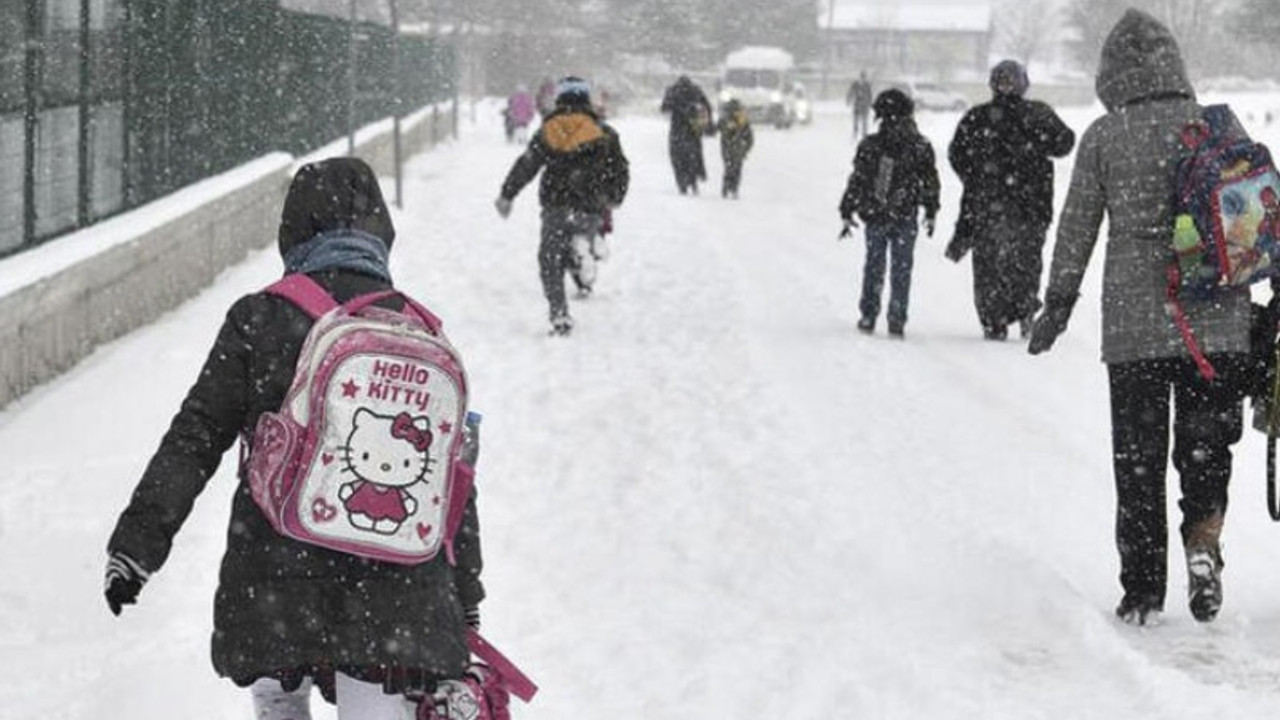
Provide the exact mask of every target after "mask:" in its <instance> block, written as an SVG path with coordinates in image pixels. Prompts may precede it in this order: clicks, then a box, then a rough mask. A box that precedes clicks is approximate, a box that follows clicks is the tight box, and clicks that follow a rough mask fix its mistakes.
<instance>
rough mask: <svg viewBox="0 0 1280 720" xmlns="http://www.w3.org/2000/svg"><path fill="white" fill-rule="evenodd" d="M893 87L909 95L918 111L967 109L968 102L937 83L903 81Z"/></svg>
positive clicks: (958, 94)
mask: <svg viewBox="0 0 1280 720" xmlns="http://www.w3.org/2000/svg"><path fill="white" fill-rule="evenodd" d="M894 86H895V87H897V88H898V89H900V90H902V91H903V92H905V93H907V95H910V96H911V99H912V100H914V101H915V103H916V108H917V109H920V110H964V109H965V108H967V107H969V101H968V100H965V98H964V96H963V95H961V94H960V93H958V92H955V91H954V90H948V89H947V88H945V87H943V86H942V85H939V84H938V83H934V82H924V81H919V82H917V81H904V82H898V83H894Z"/></svg>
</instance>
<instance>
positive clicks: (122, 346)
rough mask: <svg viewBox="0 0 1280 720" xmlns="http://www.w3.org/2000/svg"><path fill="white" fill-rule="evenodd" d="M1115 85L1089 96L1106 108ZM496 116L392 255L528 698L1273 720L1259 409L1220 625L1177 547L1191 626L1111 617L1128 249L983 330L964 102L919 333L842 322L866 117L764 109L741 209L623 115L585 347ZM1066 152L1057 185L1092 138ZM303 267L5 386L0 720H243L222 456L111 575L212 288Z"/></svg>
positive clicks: (717, 709) (265, 264) (676, 713)
mask: <svg viewBox="0 0 1280 720" xmlns="http://www.w3.org/2000/svg"><path fill="white" fill-rule="evenodd" d="M1242 102H1243V101H1242ZM1248 102H1253V103H1259V104H1266V106H1267V107H1268V108H1269V107H1270V106H1271V105H1272V104H1276V103H1277V102H1280V101H1277V100H1276V98H1254V99H1251V100H1249V101H1248ZM1259 107H1261V105H1259ZM1095 113H1096V109H1080V110H1076V111H1068V112H1064V117H1065V119H1067V121H1068V123H1069V124H1071V125H1072V127H1074V128H1075V129H1076V130H1077V132H1079V131H1082V130H1083V129H1084V127H1085V126H1086V125H1087V123H1088V121H1089V120H1090V119H1091V118H1092V117H1093V116H1094V114H1095ZM478 118H479V122H478V123H477V124H475V125H468V126H466V127H464V135H463V137H462V138H461V140H459V141H458V142H455V143H452V144H449V145H446V146H443V147H441V148H439V149H438V150H437V151H435V152H432V153H430V154H428V155H424V156H421V157H418V158H415V159H414V160H413V161H412V162H411V163H410V164H409V165H408V167H407V168H406V173H405V176H406V182H407V184H406V188H405V195H404V198H405V208H404V209H403V210H401V211H399V212H397V214H396V223H397V228H398V239H397V242H396V246H395V250H394V252H393V255H392V270H393V273H394V274H395V276H396V279H397V282H398V283H399V284H400V285H401V286H402V287H404V288H405V289H407V290H408V291H410V292H411V293H413V294H415V295H416V296H418V297H419V298H420V299H422V300H423V301H425V302H426V303H427V304H428V305H429V306H431V307H432V308H433V309H434V310H436V311H437V312H438V314H440V315H441V316H442V317H443V318H444V320H445V323H446V325H445V326H446V329H447V331H448V332H449V333H450V335H451V337H452V338H453V340H454V341H455V343H456V344H457V345H459V347H460V348H461V349H462V350H463V352H464V353H465V354H466V357H467V360H468V369H469V372H470V375H471V380H472V383H473V388H474V393H475V395H474V406H475V408H476V409H478V410H480V411H481V412H483V413H484V415H485V422H484V430H483V448H484V449H483V454H482V459H481V463H480V469H481V476H480V480H479V483H480V487H481V505H480V509H481V518H482V522H483V526H484V531H483V538H484V549H485V556H486V571H485V578H486V584H487V586H488V590H489V599H488V600H487V601H486V602H485V604H484V606H483V613H484V623H485V629H486V634H487V635H489V636H490V637H491V639H493V640H494V641H495V642H496V643H497V644H498V645H499V646H501V647H502V648H503V649H504V650H506V651H507V652H508V653H509V654H510V655H511V656H512V657H513V658H514V659H515V660H517V661H518V662H519V663H520V664H521V665H522V666H523V667H524V668H525V669H526V670H527V671H528V672H529V673H530V674H531V675H533V676H534V678H535V679H536V680H537V681H538V682H539V683H540V684H541V686H542V692H541V693H540V694H539V696H538V698H537V699H536V701H535V703H534V704H533V705H531V706H529V707H521V708H517V709H516V712H517V717H519V718H522V719H525V718H527V719H529V720H534V719H536V718H565V717H574V716H599V717H615V718H637V719H638V718H645V719H646V720H649V719H653V718H672V719H675V718H686V717H690V716H698V717H707V718H731V717H770V718H785V719H786V720H807V719H810V718H812V719H814V720H817V719H819V718H823V719H825V718H911V719H916V718H920V719H923V718H936V717H949V718H973V719H975V720H976V719H984V720H1003V719H1005V718H1008V719H1010V720H1013V719H1017V720H1027V719H1030V718H1045V719H1053V720H1059V719H1062V718H1082V719H1088V718H1099V719H1104V718H1105V719H1110V718H1151V719H1153V720H1154V719H1157V718H1158V719H1161V720H1165V719H1168V718H1203V717H1206V716H1213V715H1219V716H1225V717H1231V718H1261V717H1265V716H1268V715H1269V714H1271V713H1274V711H1275V707H1276V705H1277V702H1280V572H1277V571H1276V567H1277V566H1280V562H1278V561H1280V527H1278V526H1274V525H1272V524H1271V523H1270V521H1269V520H1268V518H1267V516H1266V512H1265V509H1264V506H1263V484H1262V478H1263V472H1262V469H1263V462H1262V442H1261V438H1260V436H1257V435H1256V434H1251V435H1249V436H1248V437H1247V438H1246V439H1245V441H1244V442H1242V443H1241V445H1240V446H1238V453H1237V461H1236V478H1235V480H1234V492H1233V496H1232V498H1233V503H1234V504H1233V507H1232V511H1231V513H1230V514H1229V515H1228V520H1227V527H1226V532H1225V556H1226V561H1227V567H1226V573H1225V583H1226V604H1225V606H1224V608H1223V611H1222V614H1221V616H1220V618H1219V620H1218V621H1217V622H1216V623H1214V624H1212V625H1208V626H1202V625H1199V624H1197V623H1195V622H1194V621H1193V620H1192V619H1191V618H1190V615H1189V614H1188V612H1187V611H1186V608H1185V603H1184V602H1183V601H1182V597H1183V593H1184V592H1185V590H1184V587H1185V586H1184V582H1185V581H1184V574H1183V572H1182V570H1181V567H1182V559H1181V556H1180V553H1178V552H1175V553H1174V554H1173V555H1172V556H1171V568H1172V572H1171V578H1172V580H1171V584H1170V590H1169V603H1168V607H1167V610H1168V612H1167V613H1166V623H1165V624H1164V625H1163V626H1161V627H1158V628H1155V629H1146V630H1135V629H1133V628H1130V627H1127V626H1122V625H1119V624H1118V623H1117V622H1116V621H1115V620H1114V619H1113V617H1112V615H1111V610H1112V608H1113V607H1114V604H1115V602H1116V601H1117V599H1118V597H1119V588H1118V584H1117V582H1116V580H1115V576H1116V574H1117V563H1116V558H1115V551H1114V549H1113V544H1112V539H1111V538H1112V512H1113V498H1112V489H1111V471H1110V458H1109V436H1108V415H1107V401H1106V388H1105V374H1104V372H1103V367H1102V365H1101V364H1100V363H1099V362H1098V360H1097V357H1098V350H1097V348H1098V328H1097V325H1098V294H1097V291H1096V287H1097V280H1098V275H1099V272H1098V271H1097V270H1096V268H1097V267H1099V266H1100V262H1097V261H1100V259H1101V258H1100V257H1099V258H1096V259H1095V263H1094V265H1095V269H1094V270H1092V271H1091V274H1090V277H1089V279H1088V281H1087V284H1086V286H1087V289H1088V291H1087V292H1086V295H1085V297H1084V298H1083V300H1082V301H1081V302H1080V304H1079V306H1078V311H1077V313H1076V316H1075V317H1074V318H1073V320H1072V324H1071V328H1070V330H1069V331H1068V334H1067V335H1066V336H1064V337H1063V338H1062V339H1061V340H1060V341H1059V343H1058V345H1057V346H1056V347H1055V348H1054V351H1053V352H1052V353H1051V354H1049V355H1047V356H1043V357H1038V358H1032V357H1029V356H1028V355H1027V354H1026V352H1025V347H1024V345H1023V344H1022V343H1021V342H1018V341H1016V340H1011V341H1009V342H1006V343H991V342H986V341H983V340H981V338H980V332H979V329H978V324H977V321H976V319H975V317H974V311H973V307H972V302H971V290H970V277H969V269H968V262H967V261H965V262H964V263H963V264H962V265H955V264H953V263H950V262H949V261H947V260H945V259H943V257H942V247H943V245H944V244H945V241H946V237H947V236H948V235H949V233H950V229H951V225H952V223H953V222H954V217H955V212H956V206H957V204H958V200H959V186H958V183H957V181H956V179H955V177H954V175H952V174H951V172H950V171H949V169H946V168H945V160H944V158H945V147H946V143H947V141H948V140H949V139H950V135H951V131H952V129H953V128H954V126H955V122H956V120H957V119H958V116H957V115H956V114H953V113H951V114H949V113H939V114H926V115H923V116H922V117H921V118H920V124H921V127H922V130H923V131H924V132H925V133H926V134H927V135H929V136H930V138H931V139H932V141H933V145H934V148H935V151H936V152H937V153H938V155H939V159H940V161H941V162H942V165H943V166H942V167H941V173H942V176H943V212H942V215H941V217H940V221H939V224H938V228H939V232H938V236H937V237H934V238H932V239H926V238H924V237H921V239H920V241H919V243H918V245H917V254H916V270H915V279H914V283H913V301H912V308H911V319H910V322H909V324H908V326H907V340H906V341H905V342H894V341H889V340H886V339H885V337H884V335H883V334H878V335H876V336H874V337H870V338H868V337H864V336H862V335H860V334H858V333H857V332H855V331H854V328H853V322H854V320H855V319H856V296H857V290H858V283H859V276H860V267H861V260H862V256H863V250H862V247H861V240H860V238H855V239H854V240H853V241H845V242H837V241H836V233H837V231H838V229H839V219H838V216H837V214H836V211H835V206H836V203H837V201H838V199H839V195H840V192H841V191H842V189H843V186H844V182H845V177H846V174H847V172H848V168H849V161H850V158H851V157H852V151H853V146H852V143H851V142H850V140H849V137H848V125H849V123H848V118H847V116H846V115H844V114H843V113H842V112H841V111H840V109H839V108H836V107H825V108H820V112H819V115H818V117H817V121H816V123H815V124H814V125H813V126H810V127H804V128H797V129H793V130H791V131H785V132H783V131H776V130H773V129H771V128H759V129H757V147H756V150H755V151H754V153H753V154H752V155H751V157H750V158H749V159H748V161H747V164H746V170H745V179H744V182H743V187H742V199H741V200H738V201H729V200H723V199H721V198H720V197H719V196H718V193H717V192H715V191H716V190H717V188H718V182H719V169H720V163H719V157H718V152H717V150H716V147H715V145H714V144H713V143H711V142H708V143H707V145H706V149H707V152H708V165H709V168H710V170H711V175H712V182H711V183H710V184H709V186H707V187H706V188H704V192H703V195H702V196H700V197H682V196H680V195H678V194H677V193H676V189H675V185H674V181H673V179H672V177H671V172H670V168H669V166H668V164H667V160H666V138H665V124H664V122H663V121H662V119H661V118H659V117H657V116H652V115H646V114H643V113H636V114H632V115H624V116H623V117H621V118H619V119H618V120H617V121H616V126H617V128H618V130H619V132H620V133H621V136H622V140H623V145H624V148H625V150H626V152H627V154H628V156H629V157H630V159H631V163H632V173H633V184H632V189H631V194H630V196H629V197H628V199H627V202H626V204H625V206H624V207H623V209H622V210H621V211H620V212H618V214H617V216H616V228H617V232H616V235H615V236H614V237H613V250H614V254H613V257H612V258H611V259H610V260H609V261H608V262H607V263H605V264H604V265H603V266H602V268H601V275H600V279H599V282H598V284H597V293H596V295H595V296H593V297H592V298H591V299H590V300H587V301H574V305H573V313H574V315H575V317H576V319H577V322H578V324H577V328H576V329H575V332H574V335H573V337H571V338H568V339H562V338H549V337H547V336H546V334H545V328H546V317H545V316H546V306H545V302H544V301H543V299H542V297H541V290H540V286H539V283H538V279H537V271H536V251H537V232H538V212H537V202H536V188H534V187H530V188H528V189H526V191H525V192H524V193H523V194H522V195H521V196H520V197H519V198H518V199H517V202H516V209H515V212H514V213H513V215H512V217H511V218H510V220H508V221H506V222H503V221H502V220H500V219H499V218H498V217H497V215H496V214H495V213H494V211H493V208H492V201H493V198H494V197H495V196H496V194H497V189H498V186H499V184H500V182H501V180H502V178H503V176H504V175H505V173H506V170H507V168H508V166H509V165H510V163H511V161H512V160H513V159H514V157H515V155H516V154H517V153H518V152H519V149H518V148H516V147H515V146H511V145H507V144H505V143H504V142H503V140H502V135H501V130H500V127H499V125H498V122H497V118H498V115H497V109H496V105H491V104H488V103H486V104H482V105H481V106H480V107H479V110H478ZM1267 130H1268V131H1270V130H1271V128H1267ZM1277 139H1280V138H1277ZM1058 172H1059V190H1060V198H1061V192H1062V191H1063V190H1064V188H1065V180H1066V178H1067V176H1068V175H1069V172H1070V162H1069V161H1067V162H1060V163H1059V164H1058ZM384 182H387V183H389V181H385V180H384ZM384 187H385V189H386V191H387V195H388V196H391V189H390V186H389V184H387V185H385V186H384ZM279 268H280V262H279V258H278V257H277V256H276V255H275V253H274V250H268V251H263V252H261V253H258V254H257V255H255V256H254V257H252V258H251V259H250V260H249V261H247V262H245V263H244V264H242V265H240V266H238V267H236V268H234V269H232V270H230V271H228V272H226V273H225V274H224V275H223V276H222V277H221V278H220V280H219V282H218V283H217V285H216V286H215V287H213V288H212V289H210V290H209V291H207V292H205V293H203V294H202V295H200V296H199V297H198V298H196V299H195V300H193V301H191V302H189V303H187V304H186V305H184V306H182V307H181V308H179V309H178V310H176V311H174V312H171V313H169V314H167V315H166V316H164V317H163V318H162V319H161V320H160V321H158V322H157V323H155V324H154V325H152V326H149V327H146V328H144V329H142V330H139V331H137V332H135V333H133V334H132V335H130V336H128V337H126V338H124V339H122V340H120V341H118V342H115V343H113V344H111V345H109V346H106V347H104V348H102V349H100V350H99V351H98V352H96V353H94V354H93V355H92V356H91V357H90V358H89V359H88V360H87V361H85V362H83V363H81V364H80V365H79V366H77V367H76V368H75V369H74V370H73V371H71V372H70V373H69V374H67V375H66V376H64V377H62V378H60V379H58V380H57V381H55V382H52V383H50V384H48V385H46V386H44V387H42V388H40V389H38V390H37V391H35V392H34V393H32V394H30V395H28V396H26V397H25V398H23V399H22V400H21V401H20V402H18V403H16V404H15V405H13V406H11V407H9V408H8V409H6V410H5V411H4V412H0V448H2V449H3V455H4V457H5V458H6V460H7V462H8V468H9V477H8V479H7V481H6V483H5V492H4V493H3V494H2V495H0V573H2V575H0V576H2V577H3V578H4V580H3V581H2V582H0V718H3V719H4V720H9V719H10V718H12V719H13V720H36V719H37V718H41V719H42V718H49V717H57V718H60V720H82V719H83V720H100V719H101V718H131V719H132V720H169V719H170V718H173V717H175V716H181V717H192V718H211V719H212V718H216V719H217V720H224V719H225V720H232V719H234V718H245V717H248V716H249V715H250V709H249V702H248V697H247V695H246V694H245V693H244V692H243V691H240V690H238V689H237V688H235V687H234V686H233V685H231V684H230V683H229V682H227V681H225V680H221V679H219V678H216V677H215V676H214V675H213V672H212V670H211V669H210V667H209V663H208V635H209V632H210V628H211V615H212V595H213V588H214V583H215V577H216V568H217V563H218V559H219V557H220V553H221V549H222V542H223V535H224V533H225V524H226V516H227V510H228V505H229V498H230V495H231V489H232V484H233V483H234V481H235V480H234V473H233V467H232V466H233V464H234V463H233V462H231V458H230V456H229V457H228V461H227V462H225V463H224V467H223V468H222V469H221V471H220V472H219V473H218V475H217V476H216V477H215V478H214V479H213V480H212V481H211V483H210V485H209V487H208V489H207V491H206V493H205V494H204V496H203V497H202V498H201V501H200V503H198V504H197V506H196V509H195V512H194V513H193V515H192V517H191V519H190V521H189V522H188V524H187V527H185V528H184V530H183V532H182V534H181V535H180V536H179V538H178V543H177V545H176V547H175V550H174V552H173V555H172V556H171V558H170V561H169V564H168V566H166V567H165V568H164V569H163V570H162V571H161V572H160V573H159V574H157V576H156V577H155V578H154V579H153V581H152V582H151V583H150V584H149V585H148V586H147V587H146V588H145V590H144V592H143V596H142V598H141V601H140V604H139V605H138V606H137V607H131V608H128V609H127V611H126V612H125V614H124V616H123V617H121V618H119V619H116V618H113V617H112V616H111V615H110V613H109V612H108V611H107V609H106V607H105V605H104V604H103V602H102V599H101V588H100V586H101V582H102V581H101V572H102V566H103V562H104V556H103V546H104V545H105V541H106V537H107V534H108V533H109V532H110V529H111V527H112V526H113V524H114V521H115V517H116V514H117V513H118V512H119V511H120V510H121V509H122V508H123V506H124V504H125V502H126V500H127V498H128V495H129V493H130V492H131V490H132V487H133V483H134V482H135V481H136V479H137V477H138V475H139V473H140V472H141V470H142V468H143V466H144V465H145V463H146V461H147V459H148V457H149V455H150V453H151V452H152V451H153V450H154V449H155V446H156V444H157V443H158V441H159V438H160V436H161V434H162V433H163V431H164V429H165V428H166V427H167V424H168V421H169V418H170V417H171V416H172V414H173V413H174V412H175V411H176V409H177V406H178V403H179V401H180V400H181V398H182V396H183V394H184V393H185V390H186V388H187V386H188V385H189V384H190V382H191V381H192V380H193V378H194V376H195V373H196V371H197V369H198V367H199V365H200V363H201V362H202V361H203V359H204V354H205V352H206V351H207V349H208V346H209V344H210V343H211V342H212V340H213V336H214V333H215V331H216V329H217V327H218V325H219V323H220V322H221V317H222V314H223V313H224V312H225V310H226V308H227V307H228V306H229V305H230V304H231V302H233V301H234V299H235V298H236V297H238V296H239V295H241V294H243V293H246V292H250V291H252V290H254V289H256V288H258V287H260V286H262V285H265V284H267V283H268V282H270V281H271V280H272V279H274V278H275V277H276V276H277V274H278V273H279ZM2 271H3V265H0V272H2ZM1171 480H1172V482H1171V486H1173V487H1175V489H1176V484H1175V483H1176V478H1171ZM1171 495H1172V496H1173V497H1171V501H1172V500H1173V499H1176V491H1174V492H1171ZM42 498H43V500H42ZM44 501H48V503H47V504H46V505H41V504H40V503H41V502H44ZM1264 713H1266V714H1264ZM330 715H331V711H330V710H329V709H328V708H326V707H324V706H323V704H322V703H321V702H319V700H318V698H317V702H316V717H317V718H326V717H330Z"/></svg>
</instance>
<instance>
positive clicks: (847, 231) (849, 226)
mask: <svg viewBox="0 0 1280 720" xmlns="http://www.w3.org/2000/svg"><path fill="white" fill-rule="evenodd" d="M856 227H858V221H857V220H854V219H853V218H851V217H850V218H845V219H844V227H843V228H841V229H840V237H839V238H837V239H838V240H843V239H845V238H847V237H852V236H853V229H854V228H856Z"/></svg>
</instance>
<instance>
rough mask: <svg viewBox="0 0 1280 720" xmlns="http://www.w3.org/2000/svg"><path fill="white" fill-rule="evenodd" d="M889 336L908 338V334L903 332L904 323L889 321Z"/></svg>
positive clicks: (899, 338)
mask: <svg viewBox="0 0 1280 720" xmlns="http://www.w3.org/2000/svg"><path fill="white" fill-rule="evenodd" d="M889 337H891V338H893V339H894V340H905V339H906V336H905V335H904V334H903V327H902V323H896V322H891V323H889Z"/></svg>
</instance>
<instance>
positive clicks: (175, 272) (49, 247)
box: [0, 104, 452, 407]
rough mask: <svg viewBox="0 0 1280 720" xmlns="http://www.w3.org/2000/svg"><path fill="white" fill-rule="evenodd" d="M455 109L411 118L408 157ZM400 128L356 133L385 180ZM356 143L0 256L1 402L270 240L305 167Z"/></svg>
mask: <svg viewBox="0 0 1280 720" xmlns="http://www.w3.org/2000/svg"><path fill="white" fill-rule="evenodd" d="M451 111H452V107H451V105H447V104H446V105H444V106H436V107H433V108H427V109H425V110H421V111H419V112H417V113H414V114H413V115H411V116H409V117H407V118H405V119H403V120H402V121H401V152H402V154H403V155H404V156H405V157H408V156H410V155H413V154H414V153H418V152H422V151H423V150H426V149H429V148H430V147H432V146H433V145H434V144H435V143H436V142H439V141H440V140H442V139H444V138H445V137H448V136H449V134H450V133H449V128H450V127H451V125H452V116H451ZM392 129H393V124H392V121H391V120H390V119H387V120H383V121H381V122H378V123H375V124H373V125H370V126H368V127H366V128H363V129H361V130H360V131H359V132H358V133H357V134H356V137H355V153H354V154H355V155H358V156H360V157H363V158H364V159H366V160H367V161H369V163H370V164H371V165H372V166H373V167H374V169H375V170H376V171H377V172H378V174H379V175H381V176H388V175H392V174H393V173H394V155H393V146H394V141H393V135H392ZM347 150H348V141H347V140H346V139H342V140H340V141H335V142H334V143H332V144H330V145H328V146H326V147H324V148H321V149H320V150H318V151H316V152H314V153H311V154H309V155H308V156H306V157H305V158H294V157H292V156H290V155H288V154H286V153H274V154H271V155H267V156H264V157H261V158H258V159H256V160H254V161H252V162H249V163H246V164H245V165H242V166H240V167H237V168H234V169H232V170H229V171H227V172H225V173H222V174H221V175H217V176H214V177H211V178H208V179H207V180H204V181H201V182H199V183H196V184H194V185H191V186H189V187H186V188H183V189H181V190H179V191H177V192H175V193H173V194H171V195H168V196H166V197H163V198H161V199H159V200H157V201H155V202H152V203H149V204H147V205H144V206H142V207H140V208H138V209H136V210H134V211H131V212H128V213H124V214H122V215H119V216H117V217H115V218H112V219H110V220H107V221H104V222H101V223H98V224H97V225H93V226H91V227H87V228H84V229H82V230H79V231H77V232H75V233H71V234H69V235H67V236H65V237H62V238H59V239H57V240H55V241H52V242H49V243H47V244H45V245H43V246H41V247H38V248H34V249H32V250H29V251H27V252H23V253H19V254H18V255H15V256H13V257H11V258H8V259H6V260H4V261H3V262H0V407H4V406H5V405H7V404H8V403H9V402H11V401H13V400H14V399H15V398H17V397H19V396H20V395H22V394H23V393H25V392H27V391H28V390H30V389H32V388H34V387H35V386H37V385H39V384H40V383H42V382H45V381H47V380H49V379H50V378H52V377H54V376H56V375H57V374H59V373H61V372H64V371H66V370H67V369H69V368H70V367H72V366H73V365H75V363H77V362H78V361H79V360H80V359H82V358H84V357H85V356H86V355H88V354H89V352H90V351H92V350H93V348H94V347H97V346H98V345H100V344H101V343H104V342H107V341H109V340H112V339H114V338H117V337H119V336H121V335H123V334H125V333H127V332H129V331H130V330H133V329H134V328H137V327H139V326H141V325H144V324H146V323H148V322H150V321H152V320H154V319H155V318H156V317H157V316H159V315H160V314H161V313H163V312H165V311H167V310H169V309H171V308H173V307H175V306H177V305H178V304H179V303H181V302H183V301H184V300H186V299H187V298H190V297H191V296H192V295H194V294H195V293H196V292H198V291H199V290H200V289H202V288H204V287H206V286H208V285H209V284H210V283H211V282H212V281H213V279H214V278H215V277H217V275H218V274H219V273H220V272H222V270H224V269H225V268H227V267H229V266H231V265H233V264H235V263H237V262H239V261H240V260H242V259H243V258H244V257H245V256H246V254H247V253H248V252H249V251H250V250H253V249H257V248H261V247H265V246H267V245H269V244H270V243H271V242H272V241H273V240H274V239H275V236H276V226H277V225H278V223H279V218H280V206H281V204H282V202H283V200H284V192H285V190H286V188H287V187H288V184H289V179H290V178H291V177H292V176H293V171H294V170H295V169H296V167H297V166H298V165H299V164H300V163H301V162H305V161H310V160H314V159H318V158H322V157H329V156H333V155H345V154H347ZM390 192H391V189H390V188H388V189H387V193H388V195H390Z"/></svg>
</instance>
